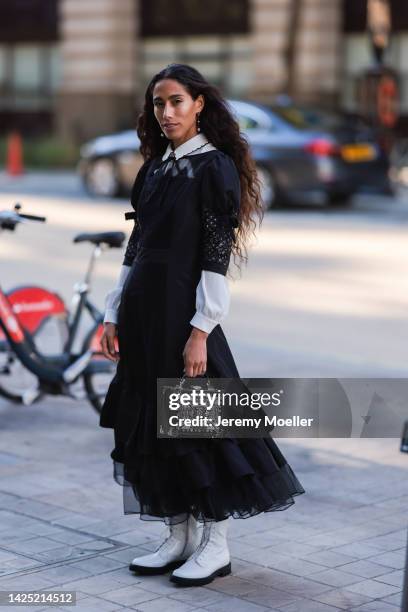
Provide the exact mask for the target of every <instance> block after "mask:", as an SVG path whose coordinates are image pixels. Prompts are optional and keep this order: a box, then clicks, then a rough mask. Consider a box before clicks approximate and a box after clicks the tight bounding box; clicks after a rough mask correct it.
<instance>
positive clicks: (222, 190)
mask: <svg viewBox="0 0 408 612" xmlns="http://www.w3.org/2000/svg"><path fill="white" fill-rule="evenodd" d="M240 200H241V189H240V180H239V174H238V170H237V168H236V166H235V163H234V161H233V160H232V158H231V157H229V156H228V155H226V154H224V153H221V154H220V155H217V156H216V157H214V158H213V159H212V160H211V161H210V162H209V164H208V166H206V167H205V168H204V170H203V176H202V183H201V207H202V208H201V211H202V251H201V269H202V270H209V271H210V272H217V273H218V274H222V275H223V276H225V275H226V274H227V270H228V266H229V262H230V257H231V250H232V246H233V242H234V241H235V232H234V229H235V228H236V227H238V215H239V207H240Z"/></svg>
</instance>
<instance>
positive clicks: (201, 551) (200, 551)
mask: <svg viewBox="0 0 408 612" xmlns="http://www.w3.org/2000/svg"><path fill="white" fill-rule="evenodd" d="M210 535H211V525H204V530H203V536H202V538H201V542H200V544H199V545H198V546H197V548H196V549H195V551H194V552H193V554H192V555H190V557H189V560H190V559H197V558H198V557H200V558H201V559H205V557H206V556H207V555H208V552H209V550H208V548H207V544H208V542H209V540H210Z"/></svg>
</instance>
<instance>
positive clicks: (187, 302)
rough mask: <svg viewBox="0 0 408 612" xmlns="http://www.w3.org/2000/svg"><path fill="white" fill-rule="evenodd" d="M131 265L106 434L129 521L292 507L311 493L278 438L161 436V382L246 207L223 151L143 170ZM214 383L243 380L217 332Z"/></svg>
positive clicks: (212, 348) (172, 370) (178, 361)
mask: <svg viewBox="0 0 408 612" xmlns="http://www.w3.org/2000/svg"><path fill="white" fill-rule="evenodd" d="M131 203H132V206H133V208H134V209H135V211H136V212H135V214H134V218H135V225H134V229H133V232H132V234H131V237H130V239H129V243H128V246H127V250H126V254H125V260H124V262H123V263H124V264H125V265H131V269H130V271H129V274H128V276H127V278H126V281H125V285H124V287H123V290H122V294H121V301H120V305H119V312H118V343H119V353H120V359H119V362H118V366H117V371H116V374H115V376H114V378H113V379H112V382H111V384H110V387H109V390H108V393H107V396H106V399H105V402H104V405H103V409H102V413H101V417H100V426H101V427H108V428H113V430H114V438H115V447H114V449H113V451H112V453H111V458H112V459H113V466H114V479H115V480H116V482H117V483H118V484H120V485H122V486H123V503H124V513H125V514H139V515H140V518H141V519H145V520H162V521H165V522H166V523H170V522H173V523H174V522H182V521H184V520H186V519H187V517H188V515H189V514H190V513H191V514H193V515H194V516H195V518H196V519H197V520H201V521H211V520H216V521H218V520H223V519H225V518H227V517H228V516H233V517H234V518H247V517H250V516H254V515H256V514H259V513H260V512H270V511H274V510H285V509H286V508H288V507H289V506H291V505H292V504H293V503H294V499H293V497H294V496H296V495H300V494H301V493H304V492H305V491H304V489H303V487H302V485H301V484H300V482H299V481H298V479H297V478H296V476H295V474H294V472H293V471H292V469H291V467H290V466H289V464H288V463H287V462H286V459H285V457H284V456H283V455H282V453H281V452H280V450H279V448H278V446H277V445H276V443H275V442H274V440H273V439H272V438H270V437H268V438H250V439H243V438H234V439H225V438H224V439H223V438H218V439H214V438H199V439H186V438H178V439H177V438H157V437H156V393H157V391H156V379H157V378H159V377H161V378H180V377H181V376H182V375H183V371H184V361H183V356H182V353H183V349H184V346H185V344H186V342H187V340H188V338H189V336H190V333H191V330H192V326H191V324H190V320H191V319H192V317H193V315H194V314H195V311H196V306H195V299H196V288H197V285H198V283H199V281H200V276H201V271H202V270H210V271H213V272H217V273H219V274H224V275H225V274H226V273H227V268H228V264H229V261H230V254H231V246H232V242H233V240H234V237H235V236H234V227H235V226H236V224H237V213H238V210H239V205H240V181H239V175H238V171H237V169H236V166H235V164H234V162H233V160H232V159H231V158H230V157H229V156H228V155H226V154H225V153H223V152H221V151H220V150H218V149H217V150H211V151H207V152H205V153H195V154H193V155H186V156H184V157H182V158H179V159H178V160H175V159H174V158H171V159H167V160H166V161H162V159H161V157H155V158H153V159H152V160H149V161H147V162H145V163H144V164H143V166H142V167H141V169H140V170H139V173H138V175H137V177H136V180H135V183H134V185H133V189H132V196H131ZM207 375H208V376H209V378H210V379H211V378H213V377H221V378H230V377H239V373H238V370H237V367H236V365H235V362H234V359H233V356H232V354H231V351H230V348H229V346H228V342H227V340H226V338H225V335H224V333H223V330H222V328H221V326H220V325H219V324H218V325H216V327H215V328H214V329H213V330H212V331H211V333H210V334H209V335H208V337H207Z"/></svg>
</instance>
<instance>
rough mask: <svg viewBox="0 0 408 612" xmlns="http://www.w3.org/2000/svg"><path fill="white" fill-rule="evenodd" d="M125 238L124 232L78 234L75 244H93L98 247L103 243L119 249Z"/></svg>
mask: <svg viewBox="0 0 408 612" xmlns="http://www.w3.org/2000/svg"><path fill="white" fill-rule="evenodd" d="M125 238H126V234H125V233H124V232H98V233H96V234H78V235H77V236H75V238H74V242H91V243H92V244H96V245H97V246H99V245H100V244H101V243H102V242H103V243H105V244H107V245H108V246H110V247H111V248H113V249H115V248H117V249H119V248H120V247H121V246H122V244H123V242H124V240H125Z"/></svg>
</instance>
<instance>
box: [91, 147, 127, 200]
mask: <svg viewBox="0 0 408 612" xmlns="http://www.w3.org/2000/svg"><path fill="white" fill-rule="evenodd" d="M84 181H85V187H86V190H87V191H88V193H90V194H91V195H94V196H102V197H106V198H114V197H115V196H117V195H118V194H119V192H120V183H119V179H118V175H117V169H116V164H115V161H114V160H113V159H112V158H110V157H99V158H97V159H94V160H92V161H91V162H89V166H88V168H87V170H86V172H85V177H84Z"/></svg>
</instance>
